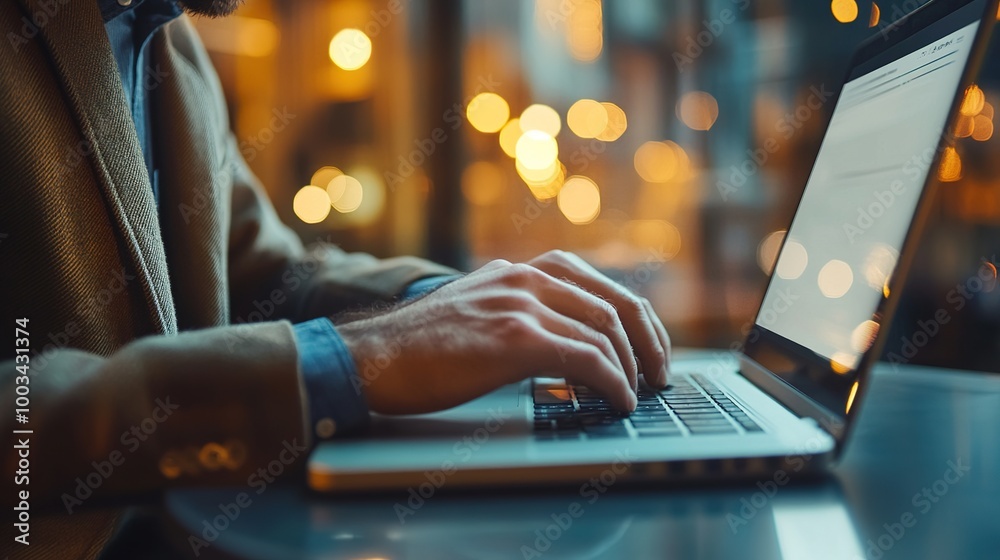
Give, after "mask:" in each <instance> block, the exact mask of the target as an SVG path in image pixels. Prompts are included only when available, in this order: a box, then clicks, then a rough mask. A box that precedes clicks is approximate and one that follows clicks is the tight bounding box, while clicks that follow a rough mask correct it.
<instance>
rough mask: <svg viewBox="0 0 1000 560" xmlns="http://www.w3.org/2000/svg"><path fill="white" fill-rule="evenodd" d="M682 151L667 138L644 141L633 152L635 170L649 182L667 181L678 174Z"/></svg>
mask: <svg viewBox="0 0 1000 560" xmlns="http://www.w3.org/2000/svg"><path fill="white" fill-rule="evenodd" d="M683 152H684V150H683V149H682V148H681V147H680V146H678V145H677V144H675V143H673V142H671V141H669V140H667V141H664V142H646V143H645V144H643V145H642V146H639V149H638V150H636V152H635V157H634V158H633V163H634V164H635V171H636V173H638V174H639V176H640V177H642V179H643V180H644V181H647V182H649V183H667V182H669V181H670V180H671V179H675V178H677V177H678V176H679V175H680V171H681V162H682V155H683ZM685 160H686V158H685Z"/></svg>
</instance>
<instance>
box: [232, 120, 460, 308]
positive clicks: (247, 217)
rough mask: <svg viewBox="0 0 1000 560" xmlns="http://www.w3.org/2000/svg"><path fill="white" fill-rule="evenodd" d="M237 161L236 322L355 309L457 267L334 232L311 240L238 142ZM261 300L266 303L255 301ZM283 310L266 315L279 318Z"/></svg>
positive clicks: (452, 272)
mask: <svg viewBox="0 0 1000 560" xmlns="http://www.w3.org/2000/svg"><path fill="white" fill-rule="evenodd" d="M230 159H231V162H232V166H233V189H232V223H231V226H230V240H229V286H230V290H231V292H230V294H231V296H230V301H231V314H232V318H233V321H234V322H242V321H246V320H247V318H248V317H255V315H254V312H255V311H257V312H258V313H260V307H264V308H269V305H268V304H267V303H266V302H272V303H274V302H278V301H280V302H284V303H277V304H276V305H275V308H276V311H275V315H276V317H280V318H287V319H289V320H291V321H293V322H301V321H305V320H308V319H313V318H316V317H325V316H330V315H335V314H338V313H341V312H343V311H345V310H348V309H351V308H357V307H359V306H365V305H371V304H375V303H380V302H388V301H392V300H394V299H396V298H398V297H399V296H401V295H403V293H404V292H405V291H406V290H407V288H408V287H409V286H410V285H411V284H412V283H414V282H416V281H418V280H421V279H424V278H429V277H435V276H450V275H455V274H457V271H455V270H454V269H451V268H448V267H445V266H441V265H437V264H434V263H432V262H429V261H426V260H423V259H419V258H416V257H396V258H390V259H377V258H375V257H373V256H371V255H368V254H364V253H347V252H344V251H342V250H340V249H339V248H337V247H336V245H334V244H333V243H331V240H330V239H329V238H328V237H326V238H322V239H318V240H315V241H314V242H313V243H311V244H309V245H308V246H305V245H303V244H302V243H301V242H300V241H299V238H298V236H297V235H296V234H295V233H294V232H293V231H292V230H291V229H290V228H288V226H286V225H285V224H283V223H282V222H281V220H280V219H279V218H278V216H277V213H276V212H275V210H274V207H273V206H272V205H271V202H270V200H269V199H268V198H267V195H266V194H265V192H264V189H263V188H262V187H261V185H260V183H259V181H258V180H257V178H256V177H255V176H254V175H253V173H252V172H251V171H250V169H249V168H248V167H247V165H246V162H245V161H244V160H243V156H242V155H241V154H240V153H239V150H238V149H237V145H236V142H235V139H231V141H230ZM255 302H256V303H257V304H259V305H255ZM276 317H265V319H266V318H276Z"/></svg>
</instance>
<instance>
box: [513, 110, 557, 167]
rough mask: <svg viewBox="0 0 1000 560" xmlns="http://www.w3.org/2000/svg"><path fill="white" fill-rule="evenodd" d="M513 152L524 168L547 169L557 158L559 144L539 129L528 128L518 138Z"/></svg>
mask: <svg viewBox="0 0 1000 560" xmlns="http://www.w3.org/2000/svg"><path fill="white" fill-rule="evenodd" d="M522 122H523V120H522ZM514 153H515V155H516V157H517V162H518V163H519V164H520V165H521V166H523V167H524V168H525V169H530V170H536V171H537V170H543V169H549V168H551V167H552V165H553V163H555V162H556V160H557V159H558V158H559V144H557V143H556V139H555V138H553V137H552V136H551V135H549V134H547V133H545V132H542V131H541V130H529V131H527V132H525V133H524V134H523V135H521V138H520V139H518V141H517V146H516V147H515V149H514Z"/></svg>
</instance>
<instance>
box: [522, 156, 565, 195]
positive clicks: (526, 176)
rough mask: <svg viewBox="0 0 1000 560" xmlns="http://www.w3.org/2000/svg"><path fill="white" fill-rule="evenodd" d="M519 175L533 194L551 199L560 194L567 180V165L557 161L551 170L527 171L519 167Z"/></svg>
mask: <svg viewBox="0 0 1000 560" xmlns="http://www.w3.org/2000/svg"><path fill="white" fill-rule="evenodd" d="M517 171H518V175H520V176H521V179H523V180H524V184H526V185H528V190H530V191H531V195H532V196H534V197H535V199H537V200H551V199H552V198H555V197H556V195H558V194H559V190H560V189H562V187H563V184H564V183H565V182H566V167H565V166H563V165H562V164H561V163H560V162H556V164H555V166H553V168H552V169H551V170H545V171H544V172H539V171H527V170H525V169H523V168H521V167H518V170H517Z"/></svg>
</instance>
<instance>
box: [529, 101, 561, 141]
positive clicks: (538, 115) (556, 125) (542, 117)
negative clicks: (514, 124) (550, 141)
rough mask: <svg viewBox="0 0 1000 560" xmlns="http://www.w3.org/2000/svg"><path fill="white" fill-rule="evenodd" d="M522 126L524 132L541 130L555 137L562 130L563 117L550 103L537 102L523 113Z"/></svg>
mask: <svg viewBox="0 0 1000 560" xmlns="http://www.w3.org/2000/svg"><path fill="white" fill-rule="evenodd" d="M519 122H520V126H521V130H522V131H523V132H530V131H532V130H540V131H542V132H544V133H546V134H548V135H549V136H551V137H553V138H555V137H556V136H558V135H559V131H560V130H562V119H560V118H559V113H557V112H556V110H555V109H553V108H552V107H549V106H548V105H542V104H540V103H536V104H534V105H531V106H529V107H528V108H527V109H525V110H524V112H522V113H521V118H520V121H519Z"/></svg>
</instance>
